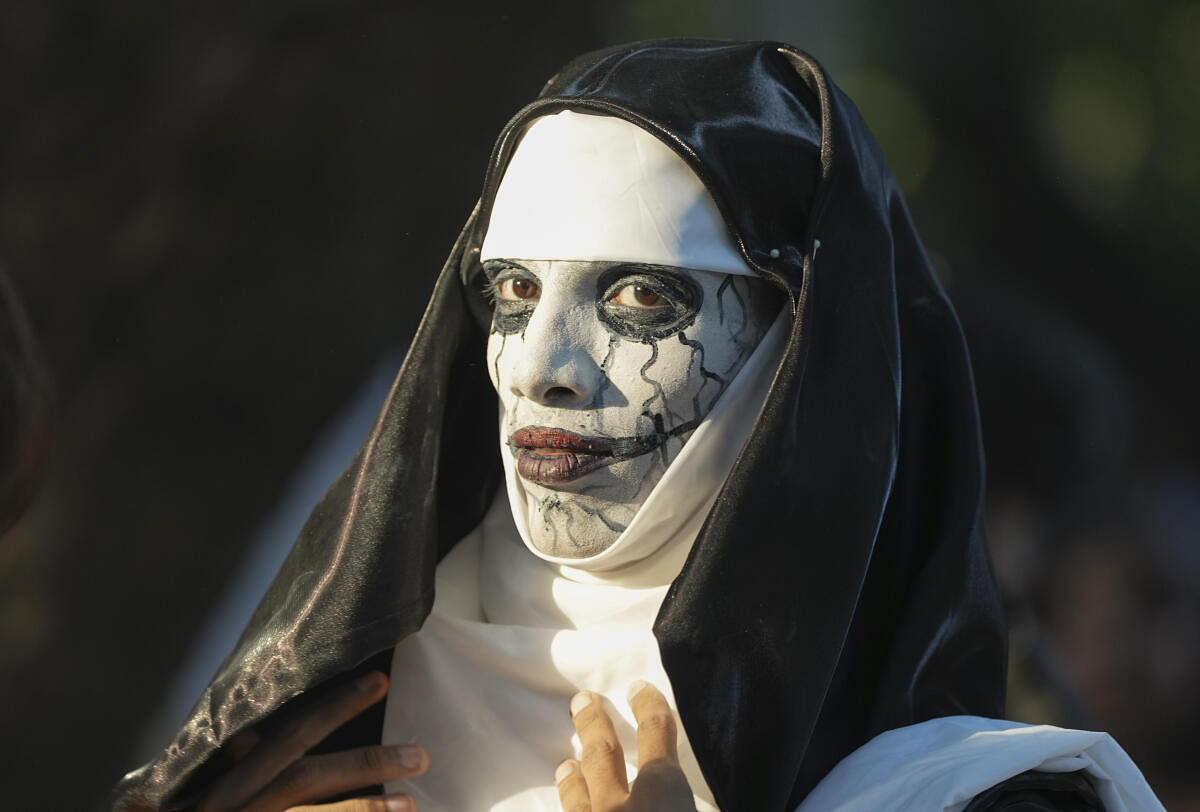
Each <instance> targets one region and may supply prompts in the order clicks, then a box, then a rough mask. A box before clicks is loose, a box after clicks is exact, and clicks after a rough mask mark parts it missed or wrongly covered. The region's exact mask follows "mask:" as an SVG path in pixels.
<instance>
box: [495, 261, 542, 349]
mask: <svg viewBox="0 0 1200 812" xmlns="http://www.w3.org/2000/svg"><path fill="white" fill-rule="evenodd" d="M483 273H484V276H485V277H486V278H487V290H486V293H487V297H488V300H489V301H491V303H492V329H493V330H495V331H497V332H500V333H505V334H511V333H519V332H521V331H522V330H524V329H525V325H527V324H528V323H529V317H530V316H532V315H533V309H534V308H535V307H537V303H538V299H540V298H541V295H542V286H541V282H540V281H539V280H538V278H537V276H536V275H535V274H534V273H533V272H532V271H530V270H529V269H528V268H525V267H523V266H521V265H518V264H516V263H515V262H508V261H506V260H502V259H489V260H487V261H485V262H484V263H483Z"/></svg>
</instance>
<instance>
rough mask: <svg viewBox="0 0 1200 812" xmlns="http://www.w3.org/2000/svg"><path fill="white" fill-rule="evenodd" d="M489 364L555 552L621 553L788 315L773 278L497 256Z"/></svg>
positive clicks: (544, 540) (510, 442) (531, 498)
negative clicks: (641, 515)
mask: <svg viewBox="0 0 1200 812" xmlns="http://www.w3.org/2000/svg"><path fill="white" fill-rule="evenodd" d="M484 272H485V274H486V276H487V279H488V284H489V286H490V290H491V294H492V297H493V300H494V304H495V310H494V314H493V319H492V332H491V336H490V337H489V339H488V349H487V361H488V369H489V371H490V374H491V376H492V384H493V385H494V386H495V387H496V391H497V392H498V393H499V395H500V399H501V402H502V403H503V404H504V409H505V424H504V427H503V432H504V436H505V438H506V444H507V449H508V450H507V453H510V454H512V455H513V458H514V461H515V464H516V470H517V472H518V475H519V479H520V483H521V486H522V487H523V489H524V492H525V494H526V497H527V498H528V516H529V534H530V538H531V540H532V542H533V543H534V545H535V546H536V547H537V548H538V549H539V550H541V551H542V552H544V553H546V554H548V555H553V556H557V557H563V558H582V557H586V556H591V555H595V554H597V553H599V552H602V551H603V550H605V549H607V548H608V547H609V546H611V545H612V543H613V542H614V541H615V540H616V539H617V537H618V536H619V535H620V534H621V532H622V531H623V530H624V529H625V527H626V526H627V525H628V524H629V522H630V520H632V518H633V516H634V514H635V513H636V512H637V510H638V507H639V506H640V505H641V504H642V502H643V501H644V500H645V499H646V497H647V496H648V495H649V493H650V491H651V490H652V489H653V488H654V486H655V484H656V483H657V482H658V480H659V479H660V478H661V477H662V475H663V472H665V471H666V469H667V466H669V465H670V464H671V461H672V460H673V459H674V458H675V457H676V456H677V455H678V454H679V451H680V449H681V448H683V445H684V443H685V442H687V439H688V437H689V436H690V435H691V433H692V431H693V430H694V429H695V428H696V426H697V425H699V423H700V421H701V420H703V419H704V416H705V415H707V414H708V412H709V410H711V409H712V407H713V405H714V404H715V403H716V402H717V399H718V398H719V397H720V396H721V393H722V392H724V391H725V388H726V386H727V385H728V383H729V381H731V380H732V379H733V377H734V376H735V375H736V374H737V372H738V370H739V369H741V367H742V364H743V363H745V361H746V359H747V358H748V357H749V356H750V354H751V353H752V352H753V350H754V348H755V346H757V344H758V342H759V341H760V340H761V339H762V337H763V335H764V334H765V333H766V331H767V328H768V327H769V326H770V324H771V321H772V319H774V317H775V315H776V313H777V311H778V307H779V299H778V297H777V296H776V294H775V292H774V290H773V289H772V288H771V286H770V285H769V284H767V283H766V282H763V281H762V280H758V279H753V278H750V277H747V276H741V275H728V274H719V273H709V272H705V271H691V270H684V269H681V268H674V267H669V266H662V265H646V264H639V263H616V262H584V261H556V260H526V259H514V260H488V261H487V262H485V263H484Z"/></svg>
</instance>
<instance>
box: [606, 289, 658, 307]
mask: <svg viewBox="0 0 1200 812" xmlns="http://www.w3.org/2000/svg"><path fill="white" fill-rule="evenodd" d="M609 301H611V302H615V303H616V304H619V305H625V306H626V307H662V306H663V304H664V302H663V301H662V294H660V293H659V292H658V291H657V290H655V289H654V288H652V287H650V286H649V285H638V284H633V285H626V286H624V287H623V288H621V289H620V290H618V291H617V292H616V293H614V294H613V295H612V298H611V299H610V300H609Z"/></svg>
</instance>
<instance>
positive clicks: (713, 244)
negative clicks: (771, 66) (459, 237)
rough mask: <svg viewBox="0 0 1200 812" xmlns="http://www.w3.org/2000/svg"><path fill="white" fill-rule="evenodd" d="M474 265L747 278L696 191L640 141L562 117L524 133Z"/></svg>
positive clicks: (674, 164) (580, 118)
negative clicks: (560, 263) (670, 270)
mask: <svg viewBox="0 0 1200 812" xmlns="http://www.w3.org/2000/svg"><path fill="white" fill-rule="evenodd" d="M480 259H558V260H600V261H609V262H647V263H652V264H655V265H673V266H675V267H678V268H689V269H692V270H697V271H717V272H719V273H730V274H741V275H743V276H752V275H753V273H752V272H751V271H750V269H749V267H747V265H746V263H745V261H744V260H743V259H742V257H741V254H739V253H738V251H737V249H736V248H734V246H733V241H732V240H731V239H730V237H729V230H728V229H727V228H726V227H725V221H724V220H722V219H721V215H720V212H718V211H717V206H716V204H715V203H714V202H713V200H712V197H711V196H710V195H709V194H708V190H707V189H705V188H704V184H703V183H701V182H700V179H699V178H698V177H696V174H695V173H694V172H692V170H691V169H690V168H689V167H688V165H687V164H686V163H684V162H683V159H682V158H680V157H679V156H678V155H676V154H675V152H674V151H672V150H671V148H670V147H668V146H667V145H666V144H664V143H662V142H661V141H659V140H658V139H657V138H655V137H654V136H652V135H650V133H648V132H646V131H645V130H643V129H641V128H640V127H638V126H636V125H634V124H630V123H629V122H627V121H625V120H623V119H619V118H614V117H610V116H599V115H589V114H583V113H576V112H572V111H570V110H564V111H562V112H560V113H555V114H554V115H550V116H543V117H542V118H539V119H536V120H535V121H534V122H533V123H532V124H531V125H529V127H528V129H526V131H525V134H524V136H523V137H522V138H521V142H520V143H519V144H518V145H517V148H516V150H515V151H514V152H513V156H512V160H511V161H510V162H509V165H508V169H507V170H506V171H505V173H504V179H503V180H502V181H501V182H500V188H499V190H497V192H496V200H495V202H494V203H493V205H492V214H491V221H490V223H489V224H488V230H487V236H486V237H485V238H484V241H483V249H482V253H481V254H480Z"/></svg>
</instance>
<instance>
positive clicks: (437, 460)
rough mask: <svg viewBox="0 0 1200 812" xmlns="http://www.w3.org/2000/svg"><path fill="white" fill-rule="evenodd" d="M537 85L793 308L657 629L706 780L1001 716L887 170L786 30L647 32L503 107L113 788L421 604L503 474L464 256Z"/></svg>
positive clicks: (937, 393) (257, 707)
mask: <svg viewBox="0 0 1200 812" xmlns="http://www.w3.org/2000/svg"><path fill="white" fill-rule="evenodd" d="M563 108H573V109H584V110H592V111H596V112H601V113H606V114H609V115H614V116H619V117H622V118H625V119H628V120H630V121H632V122H634V123H635V124H637V125H639V126H641V127H643V128H645V129H646V130H648V131H650V132H651V133H653V134H655V135H656V136H658V137H659V138H661V139H662V140H663V141H664V142H666V143H667V144H668V145H669V146H671V147H672V148H673V149H675V150H676V152H678V153H679V154H680V155H681V156H682V157H683V159H684V160H685V161H687V162H688V164H689V165H690V166H691V167H692V168H693V169H694V170H695V171H696V173H697V175H698V176H699V177H700V178H701V179H702V180H703V181H704V182H705V184H706V185H707V187H708V188H709V190H710V191H711V192H712V195H713V198H714V200H715V201H716V203H717V207H718V209H719V210H720V212H721V214H722V216H723V217H724V218H725V220H726V222H727V224H728V225H729V228H730V230H731V232H732V234H733V235H734V239H735V242H736V244H737V246H738V247H739V249H740V250H741V251H742V253H743V255H744V256H745V258H746V260H747V262H748V263H749V265H750V266H751V267H752V268H753V269H754V270H755V271H756V272H757V273H759V274H761V275H762V276H763V277H764V278H765V279H767V280H769V281H771V282H772V283H774V284H775V285H777V286H778V287H779V288H780V289H781V290H783V291H785V292H786V294H787V304H786V305H785V306H786V307H788V308H790V312H791V313H792V315H793V321H792V326H791V333H790V339H789V341H788V344H787V349H786V352H785V356H784V359H783V361H782V363H781V365H780V368H779V372H778V374H777V376H776V378H775V381H774V384H773V386H772V388H771V392H770V394H769V396H768V398H767V403H766V405H765V407H764V409H763V412H762V414H761V416H760V419H759V421H758V423H757V425H756V426H755V428H754V431H753V433H752V434H751V436H750V438H749V440H748V442H747V444H746V446H745V448H744V449H743V451H742V453H741V455H740V457H739V458H738V461H737V463H736V465H735V466H734V469H733V471H732V472H731V474H730V476H729V479H728V481H727V482H726V484H725V486H724V488H723V489H722V491H721V493H720V495H719V497H718V499H717V502H716V504H715V505H714V507H713V509H712V512H711V513H710V515H709V517H708V520H707V522H706V523H705V525H704V528H703V529H702V530H701V532H700V535H699V537H698V538H697V540H696V543H695V545H694V547H693V549H692V552H691V555H690V557H689V559H688V561H687V564H686V565H685V567H684V569H683V571H682V573H681V574H680V576H679V577H678V578H677V579H676V581H675V583H674V584H673V585H672V587H671V590H670V592H669V593H668V595H667V598H666V601H665V602H664V604H663V607H662V609H661V611H660V613H659V616H658V619H657V621H656V623H655V626H654V631H655V634H656V636H657V638H658V641H659V645H660V649H661V654H662V659H663V663H664V665H665V667H666V670H667V673H668V675H669V676H670V679H671V683H672V687H673V689H674V692H675V696H676V698H677V700H678V704H679V710H680V715H681V717H682V720H683V723H684V726H685V727H686V730H687V734H688V738H689V740H690V741H691V744H692V747H693V749H694V750H695V753H696V757H697V759H698V760H699V763H700V765H701V768H702V769H703V771H704V775H705V778H706V779H707V781H708V784H709V786H710V787H711V789H712V791H713V793H714V795H715V797H716V799H717V802H718V804H719V805H720V806H721V807H722V808H723V809H730V810H735V809H752V810H776V809H790V808H794V807H795V805H796V804H798V803H799V802H800V801H801V800H802V799H803V797H804V796H805V795H806V794H807V793H808V791H809V790H811V789H812V787H813V786H814V785H815V784H816V782H817V781H819V780H820V778H821V777H823V776H824V775H825V773H826V772H827V771H828V770H829V769H830V768H831V767H833V766H834V765H835V764H836V763H837V762H838V761H839V760H840V759H841V758H842V757H844V756H845V755H847V754H848V753H850V752H851V751H852V750H854V749H855V748H857V747H858V746H859V745H861V744H863V743H864V742H866V741H867V740H868V739H870V738H871V737H872V736H874V735H875V734H877V733H879V732H881V731H883V730H887V729H890V728H894V727H898V726H901V725H907V724H911V723H914V722H919V721H922V720H925V719H929V718H931V717H935V716H942V715H947V714H956V713H969V714H978V715H982V716H1000V715H1002V712H1003V705H1004V647H1005V644H1004V628H1003V623H1002V619H1001V616H1000V608H999V604H998V602H997V599H996V595H995V590H994V586H993V583H992V577H991V573H990V570H989V565H988V561H987V555H986V552H985V549H984V543H983V537H982V531H981V525H980V502H981V498H982V487H983V481H982V453H981V449H980V445H979V429H978V418H977V413H976V408H975V396H974V388H973V383H972V379H971V370H970V365H969V362H968V359H967V354H966V349H965V347H964V344H963V339H962V335H961V332H960V330H959V326H958V323H957V321H956V319H955V316H954V313H953V311H952V310H951V308H950V305H949V303H948V302H947V300H946V297H945V295H944V293H943V292H942V290H941V288H940V286H939V285H938V283H937V281H936V280H935V278H934V275H933V273H932V270H931V268H930V264H929V261H928V259H927V257H926V256H925V253H924V251H923V249H922V247H921V244H920V241H919V239H918V237H917V235H916V232H915V231H914V229H913V226H912V224H911V222H910V220H909V217H908V213H907V211H906V209H905V206H904V202H903V200H902V199H901V196H900V192H899V189H898V187H897V186H896V182H895V180H894V179H893V177H892V175H891V173H890V172H889V170H888V169H887V167H886V164H885V163H884V161H883V158H882V157H881V155H880V152H879V149H878V147H877V146H876V144H875V142H874V140H873V139H872V137H871V136H870V134H869V133H868V131H867V128H866V126H865V125H864V124H863V122H862V120H861V118H860V117H859V115H858V113H857V111H856V110H855V108H854V106H853V104H851V103H850V101H849V100H848V99H846V97H845V96H843V95H842V94H841V93H840V91H838V90H837V89H836V88H835V87H834V86H833V85H832V83H831V82H830V81H829V79H828V78H827V77H826V75H825V73H824V71H823V70H822V69H821V68H820V67H819V66H818V65H817V64H816V62H814V61H813V60H812V59H811V58H810V57H808V56H807V55H805V54H803V53H800V52H798V51H795V50H793V49H791V48H790V47H788V46H784V45H780V44H778V43H722V42H703V41H694V40H693V41H678V40H675V41H656V42H647V43H637V44H633V45H627V46H621V47H618V48H613V49H609V50H607V51H602V52H597V53H594V54H589V55H586V56H584V57H581V58H580V59H578V60H576V61H574V62H572V63H571V64H570V65H568V66H567V67H566V68H564V69H563V71H562V72H560V74H559V75H557V76H556V77H554V78H553V79H551V81H550V82H549V83H548V84H547V86H546V88H545V90H544V91H543V94H542V96H541V97H540V98H539V99H538V100H537V101H535V102H534V103H532V104H531V105H529V106H528V107H526V108H525V109H523V110H522V111H521V112H519V113H518V114H517V116H516V117H515V118H514V119H513V120H512V121H511V122H510V123H509V125H508V126H507V127H506V128H505V130H504V132H503V133H502V134H501V136H500V139H499V141H498V142H497V146H496V149H495V152H494V153H493V156H492V161H491V164H490V168H489V171H488V175H487V178H486V180H485V185H484V193H483V196H482V199H481V204H480V207H479V208H478V209H477V211H476V212H475V213H473V214H472V216H471V218H470V219H469V220H468V222H467V225H466V227H465V229H464V231H463V234H462V236H461V237H460V238H459V241H458V243H457V244H456V245H455V247H454V249H453V251H452V253H451V255H450V258H449V260H448V262H447V264H446V266H445V267H444V268H443V270H442V274H441V276H440V277H439V279H438V282H437V285H436V288H435V290H434V294H433V297H432V299H431V301H430V304H429V308H428V310H427V312H426V314H425V318H424V319H423V321H422V323H421V326H420V328H419V330H418V332H417V335H416V337H415V339H414V341H413V344H412V348H411V350H410V352H409V355H408V357H407V359H406V360H405V362H404V365H403V367H402V368H401V370H400V374H399V376H398V378H397V381H396V384H395V387H394V389H393V391H392V392H391V394H390V395H389V397H388V401H387V403H386V404H385V406H384V408H383V411H382V412H381V414H380V417H379V419H378V422H377V424H376V426H375V428H374V429H373V430H372V432H371V434H370V435H369V436H368V438H367V440H366V443H365V444H364V445H363V448H362V450H361V451H360V452H359V455H358V456H357V458H356V459H355V461H354V462H353V463H352V464H351V466H350V467H349V468H348V469H347V471H346V472H345V473H344V474H343V475H342V477H341V478H340V479H339V480H338V481H337V482H336V483H334V485H333V487H332V488H331V489H330V491H329V492H328V494H326V496H325V497H324V499H323V500H322V501H321V503H320V504H319V505H318V506H317V508H316V510H315V511H314V512H313V516H312V518H311V519H310V520H309V522H308V524H307V526H306V527H305V529H304V531H303V533H302V535H301V537H300V539H299V540H298V541H297V543H296V547H295V549H294V550H293V552H292V554H291V556H290V557H289V558H288V561H287V563H286V564H285V565H284V567H283V569H282V570H281V572H280V574H279V576H278V577H277V579H276V581H275V583H274V584H273V586H272V587H271V589H270V591H269V592H268V594H267V596H266V597H265V598H264V600H263V603H262V605H261V606H260V607H259V609H258V611H257V612H256V614H255V617H254V619H253V620H252V621H251V624H250V626H249V628H248V629H247V631H246V632H245V634H244V635H243V637H242V639H241V641H240V642H239V644H238V646H237V648H236V650H235V651H234V653H233V654H232V655H231V656H230V658H229V659H228V660H227V661H226V663H225V665H224V666H223V667H222V669H221V671H220V672H219V673H218V675H217V676H216V677H215V678H214V680H213V682H212V684H211V685H210V686H209V688H208V690H207V691H206V693H205V694H204V696H203V697H202V698H201V700H200V702H199V704H198V705H197V707H196V709H195V710H194V711H193V713H192V715H191V716H190V718H189V719H188V721H187V723H186V725H185V727H184V729H183V730H182V731H181V732H180V734H179V736H178V737H177V739H176V740H175V742H173V743H172V745H171V746H170V748H168V750H167V751H166V753H165V754H164V755H163V757H162V758H160V759H159V760H158V761H156V762H154V763H152V764H150V765H147V766H146V767H143V768H142V769H141V770H139V771H136V772H134V773H131V774H130V775H129V776H127V777H126V779H125V780H124V781H123V782H122V784H121V786H120V787H119V788H118V794H117V802H118V804H119V805H120V804H126V805H133V804H134V803H135V802H137V801H141V802H143V803H145V804H148V805H151V806H159V805H163V804H166V803H167V802H168V801H169V800H170V799H171V798H172V797H173V796H176V793H178V792H179V790H180V789H181V788H182V787H184V786H185V784H187V783H188V781H189V779H190V778H191V777H192V776H194V775H200V776H202V777H203V775H204V773H203V772H200V773H197V770H198V769H199V768H200V766H201V765H202V764H204V763H205V762H208V761H209V760H210V759H211V758H212V756H213V754H214V753H215V752H216V751H217V750H219V748H220V747H221V745H222V744H224V743H225V742H227V741H228V740H229V738H230V737H231V736H232V735H234V734H235V733H236V732H237V731H239V730H241V729H243V728H245V727H247V726H250V725H254V724H257V723H258V722H260V721H261V720H263V719H264V718H265V717H267V716H268V715H269V714H271V713H272V712H274V711H275V710H277V709H278V708H279V707H280V706H282V705H283V704H284V703H285V702H287V701H288V700H289V699H291V698H292V697H295V696H297V695H299V694H301V693H303V692H306V691H309V690H311V689H313V688H314V687H316V686H318V685H321V684H322V683H324V682H326V681H328V680H330V679H333V678H335V677H337V676H338V675H339V674H343V673H344V672H346V671H347V670H349V669H352V668H354V667H355V666H356V665H358V664H359V663H361V662H363V661H364V660H366V659H367V658H369V657H371V656H372V655H377V654H378V653H379V652H381V651H383V650H385V649H387V648H389V647H391V646H393V645H394V643H395V642H396V641H397V640H398V639H400V638H402V637H404V636H405V635H408V634H410V633H412V632H413V631H415V630H416V629H418V628H419V627H420V625H421V623H422V622H423V621H424V618H425V617H426V616H427V615H428V613H429V611H430V608H431V605H432V599H433V594H432V588H433V572H434V567H435V566H436V563H437V561H438V560H439V558H440V557H441V556H442V555H444V554H445V552H446V551H447V550H448V549H449V548H450V546H452V545H453V544H454V543H455V542H456V541H457V540H458V539H459V538H460V537H461V536H462V535H464V534H465V533H466V532H467V531H468V530H469V529H470V528H471V527H472V526H474V525H475V524H477V523H478V521H479V520H480V519H481V518H482V516H483V513H484V510H485V508H486V506H487V505H488V504H489V503H490V501H491V499H492V497H493V495H494V492H495V489H496V487H497V483H498V482H499V479H500V469H499V463H498V460H497V459H496V456H497V455H496V438H495V436H494V433H495V422H494V409H495V406H494V403H495V400H494V397H495V396H494V393H493V392H492V391H491V388H490V384H489V382H488V379H487V374H486V370H485V369H484V367H483V363H482V362H483V357H484V344H485V339H486V333H487V324H488V321H489V319H490V314H489V312H488V309H487V305H486V303H485V302H484V299H483V297H482V296H481V294H480V289H481V284H480V269H479V262H478V256H479V245H480V242H481V240H482V236H483V230H484V228H485V226H486V223H487V215H488V211H489V207H490V204H491V199H492V196H493V195H494V192H495V189H496V186H497V184H498V182H499V179H500V177H501V176H502V174H503V169H504V167H505V165H506V164H507V160H508V157H509V155H510V154H511V151H512V148H513V146H514V145H515V143H516V141H517V140H518V138H519V136H520V134H521V132H522V128H523V126H524V125H525V124H526V123H528V122H529V121H530V120H531V119H533V118H534V117H536V116H539V115H543V114H546V113H549V112H553V111H555V110H558V109H563ZM564 712H565V711H564ZM552 768H553V765H548V767H547V769H552ZM198 781H200V779H197V781H194V782H193V784H192V788H193V789H194V788H195V787H196V783H197V782H198Z"/></svg>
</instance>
